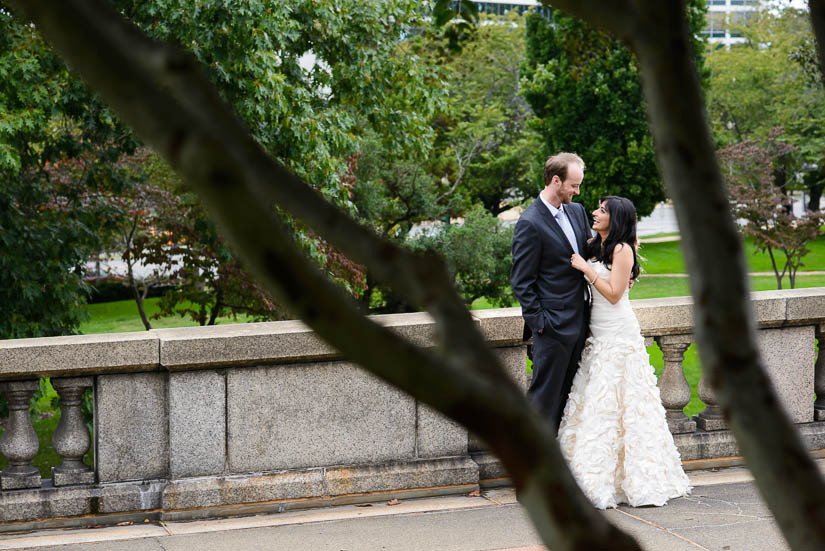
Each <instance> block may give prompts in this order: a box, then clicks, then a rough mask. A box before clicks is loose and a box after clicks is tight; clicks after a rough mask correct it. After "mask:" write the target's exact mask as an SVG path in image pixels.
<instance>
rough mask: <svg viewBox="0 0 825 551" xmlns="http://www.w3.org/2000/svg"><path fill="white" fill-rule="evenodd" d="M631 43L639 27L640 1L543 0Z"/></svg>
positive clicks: (544, 2) (549, 5)
mask: <svg viewBox="0 0 825 551" xmlns="http://www.w3.org/2000/svg"><path fill="white" fill-rule="evenodd" d="M541 2H542V4H544V5H545V6H548V7H552V8H558V9H561V10H564V11H566V12H567V13H569V14H571V15H575V16H576V17H578V18H580V19H583V20H584V21H587V22H588V23H590V24H591V25H593V26H595V27H599V28H600V29H604V30H606V31H608V32H610V33H612V34H613V35H614V36H616V37H618V38H619V39H620V40H623V41H625V42H629V39H630V37H631V36H632V34H633V31H634V27H635V25H637V24H638V23H637V19H638V18H637V17H636V14H637V12H638V11H639V9H641V8H639V7H638V6H637V5H638V4H639V3H640V2H639V1H638V0H635V1H634V0H541Z"/></svg>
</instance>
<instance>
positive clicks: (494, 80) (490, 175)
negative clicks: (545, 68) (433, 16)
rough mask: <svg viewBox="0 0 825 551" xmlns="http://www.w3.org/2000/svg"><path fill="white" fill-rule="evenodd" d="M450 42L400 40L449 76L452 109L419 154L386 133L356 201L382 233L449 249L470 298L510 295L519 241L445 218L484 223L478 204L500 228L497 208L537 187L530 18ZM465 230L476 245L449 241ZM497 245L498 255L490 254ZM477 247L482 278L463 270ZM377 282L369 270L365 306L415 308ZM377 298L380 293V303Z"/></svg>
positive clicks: (362, 166)
mask: <svg viewBox="0 0 825 551" xmlns="http://www.w3.org/2000/svg"><path fill="white" fill-rule="evenodd" d="M445 40H446V39H445V38H444V36H443V35H442V34H440V33H439V32H436V31H435V30H430V32H426V33H421V34H419V35H417V36H414V37H411V38H410V40H408V41H405V42H404V43H403V44H402V45H400V48H401V49H403V50H405V51H407V50H409V51H413V52H416V53H417V54H418V55H420V56H421V59H422V60H423V61H426V62H429V63H432V65H433V67H434V73H435V74H437V76H438V78H439V80H440V82H441V83H442V90H443V92H444V94H445V98H444V101H443V104H442V106H443V109H442V111H441V112H440V113H438V114H437V115H436V116H435V117H433V118H432V120H431V126H432V128H433V134H432V140H431V142H430V143H429V144H426V147H422V148H421V149H419V150H417V151H412V152H410V153H409V154H406V153H401V154H399V153H398V152H395V151H391V150H389V149H387V148H386V147H385V146H384V145H383V144H382V142H381V141H380V140H378V139H376V138H374V139H372V140H370V141H369V142H367V143H366V144H365V147H363V148H362V150H361V154H360V157H359V158H358V170H357V171H356V176H357V178H356V182H355V187H354V190H353V201H354V203H355V204H356V206H357V208H358V214H359V217H360V218H361V219H362V220H363V221H364V222H365V223H366V224H368V225H369V226H371V227H372V228H374V229H375V230H376V231H377V232H378V233H379V234H380V235H382V236H385V237H387V238H391V239H393V240H395V241H396V242H398V243H407V244H408V245H410V246H411V247H414V248H416V249H427V250H431V251H435V252H439V253H440V254H443V255H444V256H445V257H446V259H447V262H448V264H449V265H450V266H451V267H453V268H454V273H456V274H459V275H457V278H458V279H457V280H456V281H457V283H458V282H460V281H467V282H468V283H467V284H466V285H465V284H459V288H460V289H461V292H462V296H463V297H464V299H465V300H466V301H468V302H472V300H474V299H475V298H478V297H479V296H481V295H479V294H478V290H479V289H482V288H484V289H486V290H485V291H484V293H483V294H486V295H487V296H488V297H489V298H491V299H492V300H501V301H502V302H506V301H508V300H509V299H508V297H509V291H508V287H509V284H508V281H507V278H505V277H503V276H502V274H504V273H506V272H507V271H508V270H509V244H508V245H507V247H506V248H505V247H503V246H501V243H502V242H501V240H500V239H498V237H495V236H494V235H493V234H489V235H485V234H481V233H478V232H472V231H463V230H461V228H460V224H458V225H455V224H449V223H446V224H445V223H444V222H445V221H449V220H450V219H451V218H452V219H455V218H461V217H469V218H467V219H468V220H473V221H479V220H480V217H481V216H482V215H481V213H479V212H477V211H476V205H481V206H483V207H484V208H485V209H486V210H487V211H488V213H489V215H488V217H487V218H488V219H489V220H488V223H489V224H492V225H496V224H497V223H496V222H495V218H494V216H495V215H498V214H499V213H500V212H502V211H503V210H506V209H508V208H510V206H512V204H513V203H517V202H519V201H520V200H521V199H523V197H524V196H525V195H531V194H532V187H533V186H532V181H531V178H530V174H531V171H533V170H534V169H535V166H534V161H535V155H534V152H535V149H536V148H537V147H538V143H539V140H538V137H537V135H536V134H535V132H534V131H533V130H532V128H531V121H532V120H533V119H534V117H533V114H532V110H531V109H530V107H529V106H528V105H527V103H526V102H525V100H524V98H523V97H522V96H521V94H520V78H519V68H520V65H521V63H522V61H523V59H524V17H521V16H519V15H518V13H517V12H516V11H515V10H514V11H512V12H511V14H510V15H508V16H506V17H500V18H499V17H489V16H485V17H483V18H482V19H481V24H480V25H479V26H478V28H477V29H476V30H475V32H474V33H472V34H471V35H469V36H467V37H466V38H465V39H464V41H463V42H462V43H461V48H460V49H452V48H449V47H447V46H445V45H444V42H445ZM470 212H472V213H473V214H472V215H470V214H468V213H470ZM464 223H466V220H465V222H464ZM416 224H423V231H421V232H417V233H416V234H415V235H413V236H410V235H409V234H410V231H411V230H412V228H413V227H415V225H416ZM436 235H437V236H438V237H437V238H436V237H435V236H436ZM458 235H461V236H462V239H467V240H468V241H467V242H466V247H458V246H446V243H448V242H450V241H451V240H452V239H453V237H451V236H458ZM495 235H496V236H498V235H500V234H495ZM493 242H495V247H494V250H495V253H494V254H491V255H488V254H486V253H484V252H485V251H490V250H491V246H492V244H493ZM471 250H473V251H475V252H476V253H478V254H481V255H482V256H480V257H477V258H476V260H478V264H477V266H476V270H477V273H476V274H475V276H474V277H475V278H476V281H475V282H474V283H472V284H470V283H469V279H466V277H465V276H469V271H466V270H465V271H463V272H462V269H461V268H458V267H459V266H462V265H463V266H465V267H466V263H467V260H468V257H467V256H466V254H465V252H468V251H471ZM456 269H457V270H458V271H456ZM462 273H464V274H465V276H461V275H460V274H462ZM482 281H484V282H485V283H484V284H483V285H482V284H481V283H480V282H482ZM492 282H494V283H492ZM375 286H376V281H375V278H374V277H373V275H372V274H370V273H369V272H368V273H367V291H366V292H365V295H364V297H363V303H364V304H365V305H370V304H372V306H380V308H381V310H382V311H399V310H406V309H410V308H412V306H410V305H409V304H407V303H406V302H404V301H403V300H401V298H400V297H397V296H396V295H395V294H394V293H393V292H392V290H391V289H389V288H386V287H381V288H380V291H381V292H380V293H378V294H377V295H373V289H374V288H375ZM499 287H500V288H499ZM373 296H377V297H379V298H380V300H379V301H378V302H374V303H373V300H372V299H373Z"/></svg>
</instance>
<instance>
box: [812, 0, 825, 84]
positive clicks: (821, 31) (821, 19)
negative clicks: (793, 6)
mask: <svg viewBox="0 0 825 551" xmlns="http://www.w3.org/2000/svg"><path fill="white" fill-rule="evenodd" d="M808 8H809V9H810V12H811V26H812V27H813V30H814V35H815V36H816V52H817V54H819V72H820V73H821V76H822V84H823V85H825V0H808Z"/></svg>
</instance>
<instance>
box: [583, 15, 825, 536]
mask: <svg viewBox="0 0 825 551" xmlns="http://www.w3.org/2000/svg"><path fill="white" fill-rule="evenodd" d="M571 4H572V2H571ZM820 4H821V2H820ZM600 9H601V3H600V2H595V1H588V2H581V3H580V4H578V6H577V7H576V11H577V12H578V13H579V14H582V15H583V16H584V18H585V19H586V20H588V21H590V22H592V23H594V24H603V18H602V17H601V16H594V17H590V16H589V14H588V13H587V12H593V13H596V12H599V10H600ZM571 10H572V8H571ZM633 12H634V13H632V15H631V16H632V17H634V19H635V21H636V22H635V26H634V27H633V29H634V32H633V33H632V35H631V36H629V37H627V36H626V35H623V33H624V32H625V31H626V29H625V28H624V26H623V25H622V24H621V23H619V24H616V25H610V24H609V25H608V26H607V27H608V29H611V28H612V30H613V32H614V34H617V35H619V36H620V37H623V38H625V39H626V40H627V41H628V42H629V43H630V45H631V47H632V48H633V50H634V51H635V53H636V55H637V57H638V61H639V66H640V70H641V75H642V87H643V90H644V95H645V99H646V101H647V110H648V113H649V116H650V119H651V127H652V131H653V138H654V144H655V146H656V151H657V156H658V158H659V162H660V166H661V167H662V171H663V173H664V180H665V184H666V185H667V189H668V192H669V195H670V196H671V197H672V198H673V203H674V207H675V210H676V215H677V219H678V221H679V226H680V228H682V243H683V251H684V254H685V264H686V265H687V266H688V269H689V273H690V284H691V293H692V295H693V296H694V297H695V301H694V303H695V320H696V326H695V332H696V337H697V339H696V340H697V342H698V344H699V346H700V348H699V350H700V354H701V358H702V365H703V367H704V369H705V371H706V373H707V375H708V378H709V380H710V382H711V384H712V386H713V388H714V389H715V391H716V393H717V396H718V398H719V401H720V403H721V404H722V405H723V411H724V412H725V415H726V417H727V418H728V419H729V420H730V423H731V428H732V430H733V432H734V434H735V436H736V439H737V442H738V443H739V445H740V449H741V450H742V451H743V453H744V455H745V458H746V459H747V461H748V466H749V467H750V468H751V469H752V471H753V472H754V475H755V477H756V481H757V483H758V485H759V488H760V491H761V492H762V494H763V496H764V497H765V500H766V501H767V503H768V505H769V507H770V508H771V511H772V512H773V514H774V515H775V516H776V519H777V522H778V523H779V526H780V528H781V529H782V531H783V533H784V535H785V537H786V538H787V539H788V542H789V543H790V545H791V547H792V548H793V549H811V550H813V549H822V548H823V547H825V484H823V481H822V477H821V475H820V473H819V471H818V469H817V468H816V465H815V464H814V463H813V461H812V460H811V459H810V457H809V456H808V454H807V453H806V452H805V448H804V446H803V445H802V441H801V440H800V438H799V435H798V433H797V431H796V430H795V429H794V428H793V425H792V424H791V421H790V419H789V418H788V417H787V414H786V413H785V411H784V410H783V409H782V408H781V407H780V406H779V401H778V398H777V396H776V393H775V391H774V389H773V386H772V384H771V382H770V380H769V379H768V377H767V375H766V373H765V370H764V366H763V363H762V360H761V359H760V356H759V351H758V348H757V345H756V327H755V323H754V321H753V319H754V318H753V315H752V312H751V306H750V301H749V300H748V283H747V279H746V263H745V258H744V253H743V250H742V244H741V241H740V239H739V238H738V235H737V231H736V226H735V224H734V220H733V217H732V216H731V213H730V209H729V208H728V200H727V196H726V193H725V190H724V187H723V183H722V177H721V174H720V172H719V167H718V164H717V162H716V158H715V155H714V149H713V141H712V138H711V135H710V130H709V127H708V124H707V121H706V119H705V111H704V105H703V102H702V99H701V96H700V92H699V83H698V76H697V74H696V69H695V67H694V65H693V52H692V47H691V41H690V36H689V33H688V28H687V17H686V13H685V4H684V0H682V1H680V2H676V1H673V2H662V1H661V0H638V1H636V2H633Z"/></svg>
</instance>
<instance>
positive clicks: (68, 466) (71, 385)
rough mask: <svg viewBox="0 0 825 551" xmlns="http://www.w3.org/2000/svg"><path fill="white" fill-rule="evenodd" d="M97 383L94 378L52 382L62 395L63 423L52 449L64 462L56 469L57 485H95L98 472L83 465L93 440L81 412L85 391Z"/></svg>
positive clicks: (53, 480)
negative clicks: (84, 457)
mask: <svg viewBox="0 0 825 551" xmlns="http://www.w3.org/2000/svg"><path fill="white" fill-rule="evenodd" d="M93 384H94V380H93V379H92V377H68V378H65V379H52V386H54V389H55V390H56V391H57V393H58V394H59V395H60V423H58V425H57V430H55V431H54V436H52V446H53V447H54V451H56V452H57V454H58V455H59V456H60V457H61V458H62V459H63V462H62V463H60V465H58V466H57V467H52V483H53V484H54V485H55V486H69V485H72V484H94V481H95V473H94V471H92V468H91V467H89V466H88V465H86V464H85V463H84V462H83V456H84V455H86V452H88V451H89V446H90V445H91V442H92V440H91V437H90V436H89V429H87V428H86V423H84V422H83V413H82V411H81V403H82V400H83V392H84V391H85V390H86V389H87V388H91V387H92V385H93Z"/></svg>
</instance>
